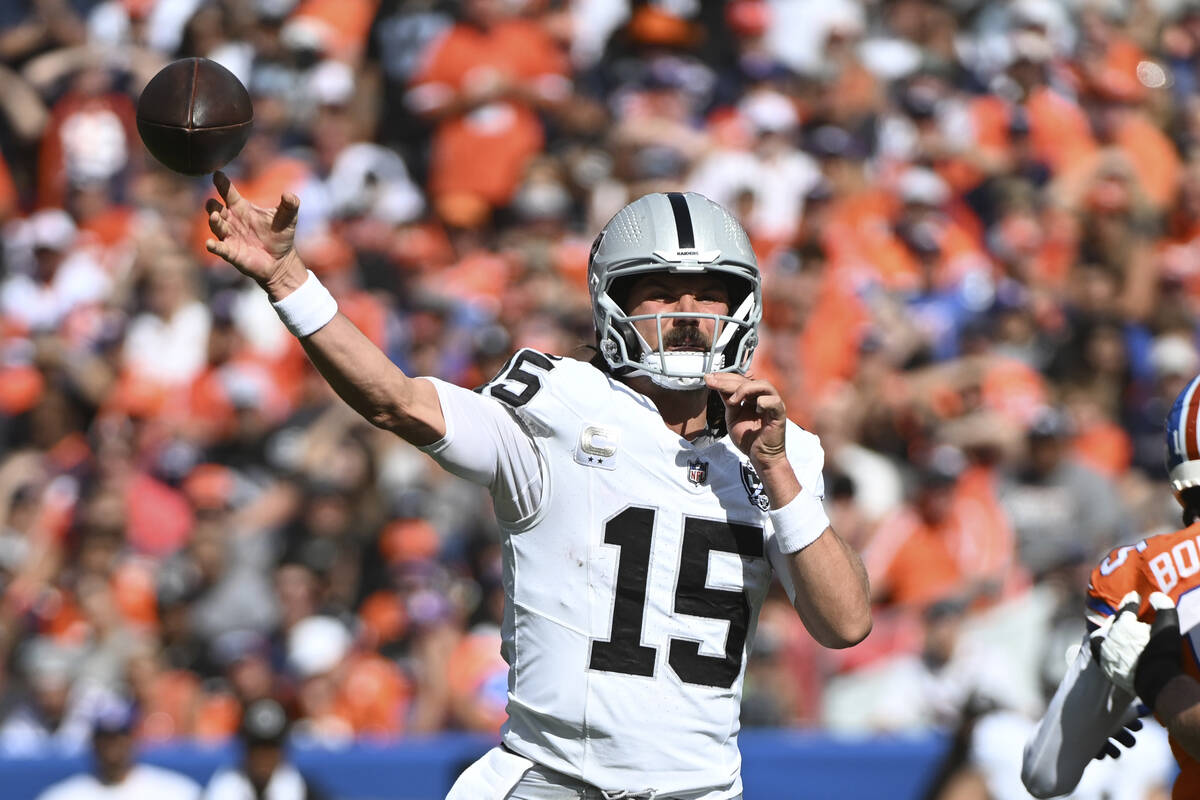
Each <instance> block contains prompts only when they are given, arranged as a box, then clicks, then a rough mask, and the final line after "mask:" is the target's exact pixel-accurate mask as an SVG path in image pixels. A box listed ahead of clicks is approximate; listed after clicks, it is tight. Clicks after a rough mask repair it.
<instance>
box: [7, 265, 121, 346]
mask: <svg viewBox="0 0 1200 800" xmlns="http://www.w3.org/2000/svg"><path fill="white" fill-rule="evenodd" d="M111 285H112V282H111V281H110V280H109V277H108V274H107V273H106V272H105V271H104V269H103V268H101V266H100V265H99V263H97V261H96V259H95V258H93V257H92V256H91V255H90V254H89V253H87V252H86V251H79V252H75V253H72V254H70V255H68V256H67V257H66V259H64V260H63V262H62V264H61V265H59V267H58V269H57V270H56V271H55V273H54V277H52V278H51V279H50V282H49V283H45V284H42V283H38V282H37V281H35V280H34V279H33V278H32V277H30V276H29V275H23V274H16V275H12V276H10V277H9V278H8V279H7V280H5V281H4V283H3V284H0V310H3V312H4V315H5V316H6V317H7V318H8V319H10V320H13V321H16V322H19V323H20V324H22V325H24V326H25V327H27V328H29V329H30V330H35V331H46V330H54V329H55V328H57V327H58V326H59V324H60V323H61V322H62V321H63V320H64V319H66V317H67V315H68V314H70V313H71V312H72V311H74V310H75V309H77V308H79V307H80V306H85V305H88V304H91V303H99V302H100V301H102V300H103V299H104V298H105V297H107V296H108V292H109V289H110V287H111Z"/></svg>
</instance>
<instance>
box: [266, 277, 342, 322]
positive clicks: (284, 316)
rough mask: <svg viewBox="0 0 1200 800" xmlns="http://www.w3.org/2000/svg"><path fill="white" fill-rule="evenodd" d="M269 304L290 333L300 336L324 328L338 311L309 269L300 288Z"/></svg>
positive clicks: (331, 297)
mask: <svg viewBox="0 0 1200 800" xmlns="http://www.w3.org/2000/svg"><path fill="white" fill-rule="evenodd" d="M271 305H272V306H273V307H274V308H275V313H276V314H278V315H279V319H281V320H283V324H284V325H285V326H286V327H287V329H288V330H289V331H291V332H292V335H293V336H298V337H301V338H303V337H305V336H311V335H312V334H314V333H316V332H317V331H319V330H321V328H324V327H325V326H326V325H328V324H329V320H331V319H333V318H334V317H335V316H337V312H338V306H337V301H336V300H334V299H333V295H331V294H330V293H329V290H328V289H326V288H325V287H324V286H323V285H322V284H321V282H320V281H319V280H317V276H316V275H313V272H312V270H311V269H310V270H309V271H308V277H307V278H305V279H304V283H302V284H300V288H298V289H296V290H295V291H294V292H292V293H291V294H289V295H288V296H287V297H285V298H283V299H282V300H279V301H277V302H273V303H271Z"/></svg>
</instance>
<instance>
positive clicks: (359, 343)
mask: <svg viewBox="0 0 1200 800" xmlns="http://www.w3.org/2000/svg"><path fill="white" fill-rule="evenodd" d="M308 277H309V272H308V268H307V267H305V266H304V263H303V262H302V261H301V260H300V258H299V257H298V256H297V255H296V254H295V250H292V251H290V252H289V253H288V255H287V256H285V257H284V258H282V259H280V260H279V261H278V262H277V264H276V267H275V268H274V270H273V271H272V272H271V275H270V277H269V278H267V279H266V280H264V281H262V282H261V286H262V288H263V290H264V291H265V292H266V293H267V297H268V298H270V300H271V302H272V303H279V302H280V301H281V300H283V299H284V298H287V297H289V296H290V295H291V294H292V293H293V292H295V291H297V290H298V289H300V287H301V286H303V285H304V284H305V282H306V281H307V280H308ZM300 344H301V346H303V347H304V352H305V353H307V354H308V358H309V360H310V361H312V363H313V366H315V367H316V368H317V371H318V372H320V373H321V376H322V377H323V378H325V381H326V382H327V383H328V384H329V385H330V386H331V387H332V388H333V390H334V391H335V392H337V395H338V397H340V398H342V400H344V401H345V402H346V404H347V405H348V406H350V407H351V408H352V409H354V410H355V411H357V412H358V413H359V414H360V415H361V416H362V417H363V418H364V419H366V420H367V421H368V422H370V423H371V424H372V425H374V426H376V427H378V428H383V429H384V430H388V431H392V432H393V433H395V434H396V435H397V436H400V437H401V438H402V439H405V440H407V441H409V442H411V443H412V444H415V445H418V446H421V445H427V444H433V443H434V442H436V441H437V440H439V439H441V438H442V437H443V436H445V435H446V421H445V418H444V417H443V416H442V407H441V403H440V401H439V400H438V397H437V390H436V389H434V387H433V385H432V384H430V383H429V381H421V380H414V379H412V378H410V377H408V376H407V375H405V374H404V372H402V371H401V370H400V368H399V367H397V366H396V365H395V364H393V363H392V362H391V360H390V359H389V358H388V357H387V356H386V355H384V353H383V351H381V350H380V349H379V348H378V347H376V346H375V343H374V342H372V341H371V340H370V339H368V338H367V337H366V336H365V335H364V334H363V332H362V331H360V330H359V329H358V328H357V327H356V326H355V325H354V323H353V322H351V321H350V320H349V319H348V318H346V317H345V316H344V315H342V314H340V313H337V314H334V316H333V319H331V320H329V322H328V323H326V324H325V325H324V326H322V327H321V328H319V329H318V330H316V331H315V332H313V333H311V334H309V335H307V336H300Z"/></svg>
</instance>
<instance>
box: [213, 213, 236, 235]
mask: <svg viewBox="0 0 1200 800" xmlns="http://www.w3.org/2000/svg"><path fill="white" fill-rule="evenodd" d="M208 228H209V230H211V231H212V232H213V233H214V234H216V236H217V238H218V239H222V240H223V239H224V238H225V237H226V236H228V235H229V234H230V233H231V231H232V229H231V228H230V226H229V220H228V219H226V218H225V217H223V216H222V215H221V212H219V211H210V212H209V214H208Z"/></svg>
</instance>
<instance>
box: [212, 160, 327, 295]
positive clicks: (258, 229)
mask: <svg viewBox="0 0 1200 800" xmlns="http://www.w3.org/2000/svg"><path fill="white" fill-rule="evenodd" d="M213 185H214V186H216V187H217V193H218V194H220V195H221V200H222V201H224V205H222V203H221V202H219V201H217V200H216V199H215V198H214V199H209V201H208V202H207V203H206V204H205V210H206V211H207V212H208V227H209V228H210V229H211V230H212V232H213V234H214V235H215V236H216V237H217V238H216V239H209V240H208V241H206V242H205V243H204V246H205V247H207V248H208V252H210V253H213V254H215V255H218V256H220V257H221V258H223V259H225V260H226V261H228V262H229V263H230V264H233V265H234V266H235V267H237V268H238V270H239V271H240V272H242V273H243V274H244V275H246V276H248V277H251V278H253V279H254V280H256V281H257V282H258V283H259V285H261V286H262V287H263V288H265V289H267V291H268V292H271V290H272V287H273V284H276V283H278V282H280V281H281V280H282V279H283V278H284V277H285V276H294V274H295V273H297V272H298V273H299V275H300V277H301V279H303V276H304V275H305V272H304V270H303V269H300V268H299V267H297V266H296V265H298V264H299V258H298V257H297V255H296V251H295V249H294V248H293V243H294V240H295V236H296V215H297V212H298V211H299V210H300V199H299V198H298V197H296V195H294V194H292V193H290V192H288V193H285V194H284V195H282V196H281V197H280V198H279V205H278V206H276V207H275V208H263V207H262V206H256V205H254V204H253V203H251V202H250V201H249V200H246V199H245V198H244V197H242V196H241V195H240V194H238V190H237V189H236V188H235V187H234V185H233V184H232V183H230V181H229V178H228V177H226V175H225V173H223V172H216V173H214V174H213Z"/></svg>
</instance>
